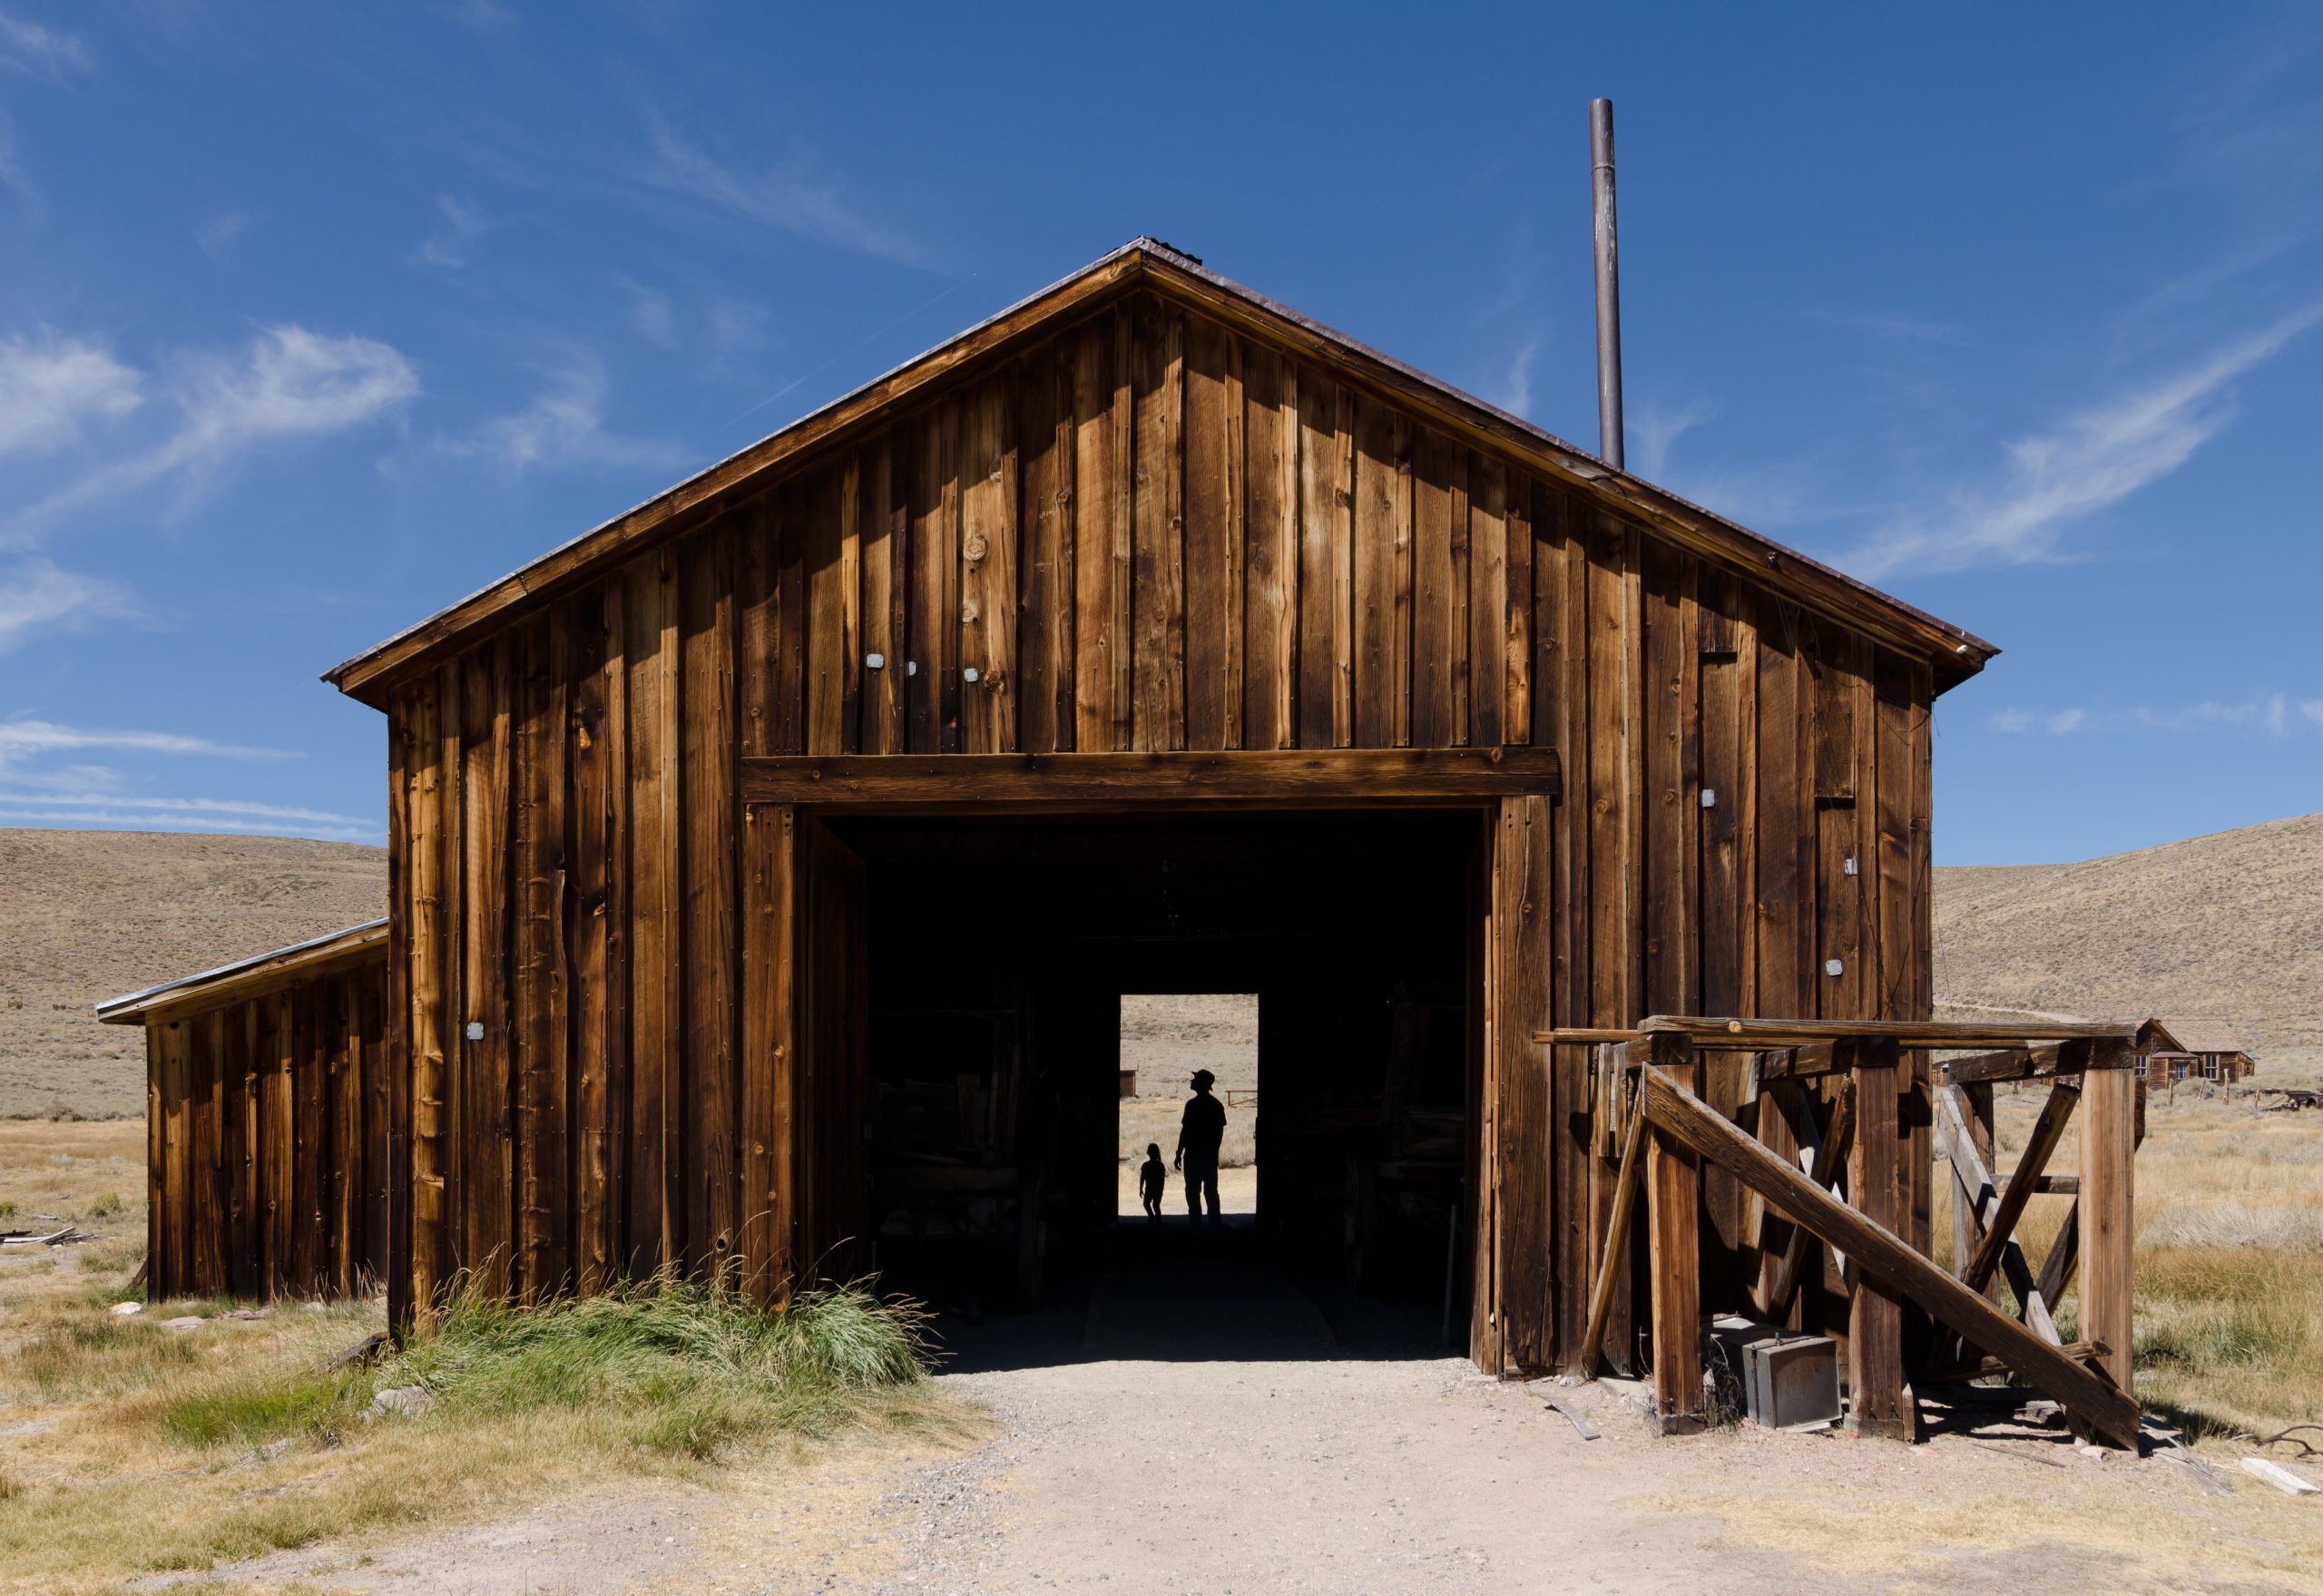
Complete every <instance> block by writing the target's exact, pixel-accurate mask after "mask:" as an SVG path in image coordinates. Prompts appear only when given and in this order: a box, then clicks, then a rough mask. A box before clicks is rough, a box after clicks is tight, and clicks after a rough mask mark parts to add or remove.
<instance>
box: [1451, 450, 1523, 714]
mask: <svg viewBox="0 0 2323 1596" xmlns="http://www.w3.org/2000/svg"><path fill="white" fill-rule="evenodd" d="M1467 474H1468V582H1467V592H1466V605H1467V622H1468V626H1467V638H1466V650H1467V661H1468V714H1467V725H1466V728H1465V732H1464V734H1463V735H1464V736H1465V738H1466V739H1467V740H1468V741H1470V742H1472V743H1474V744H1475V746H1476V747H1478V748H1498V747H1499V746H1500V745H1501V744H1503V743H1505V742H1506V741H1507V740H1508V735H1507V729H1508V726H1509V724H1510V720H1509V701H1508V699H1509V694H1508V667H1509V662H1510V661H1509V637H1508V616H1509V602H1508V547H1509V542H1510V537H1509V533H1510V527H1509V514H1508V475H1509V474H1508V471H1507V469H1506V467H1505V466H1503V465H1501V463H1500V462H1499V461H1497V460H1495V459H1494V458H1492V456H1490V455H1482V454H1471V455H1468V458H1467ZM1531 524H1532V518H1531V516H1530V515H1529V514H1527V515H1523V516H1520V517H1519V518H1518V521H1517V525H1518V527H1519V528H1520V529H1522V535H1523V536H1524V538H1525V540H1526V542H1527V543H1529V542H1530V541H1531V535H1532V534H1531ZM1525 553H1526V555H1527V556H1528V559H1527V563H1528V566H1529V556H1530V553H1531V550H1530V549H1529V548H1528V549H1527V550H1526V551H1525ZM1527 607H1528V608H1529V604H1528V606H1527ZM1527 712H1528V713H1529V712H1530V706H1529V705H1528V706H1527Z"/></svg>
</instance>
